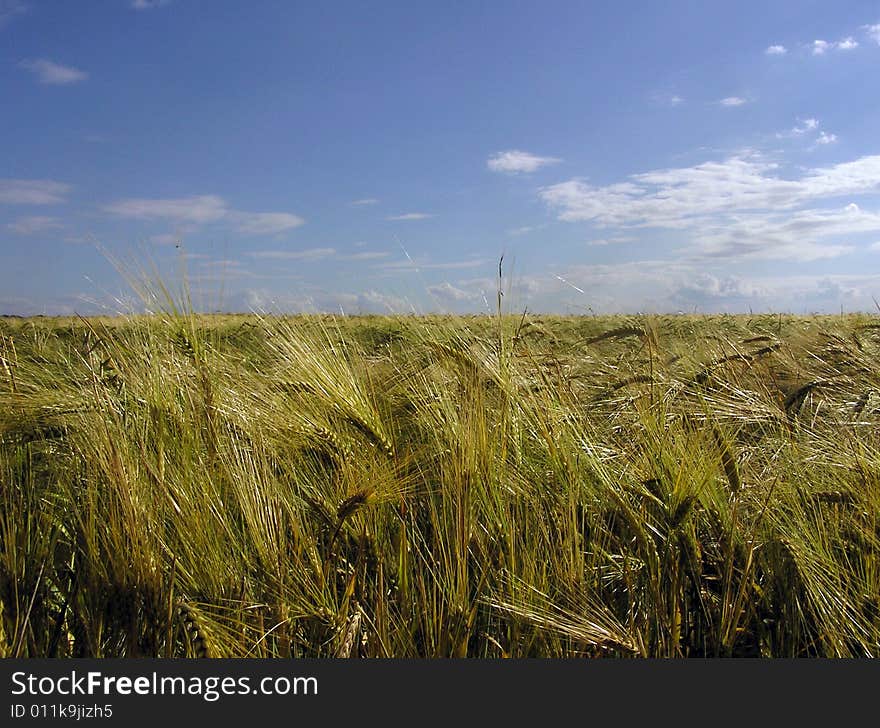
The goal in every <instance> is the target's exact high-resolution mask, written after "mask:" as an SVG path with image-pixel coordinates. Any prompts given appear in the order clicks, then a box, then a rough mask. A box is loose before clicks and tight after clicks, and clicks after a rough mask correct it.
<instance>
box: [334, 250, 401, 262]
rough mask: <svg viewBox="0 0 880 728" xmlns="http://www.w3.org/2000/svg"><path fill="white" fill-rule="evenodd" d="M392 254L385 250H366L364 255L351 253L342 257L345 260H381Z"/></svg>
mask: <svg viewBox="0 0 880 728" xmlns="http://www.w3.org/2000/svg"><path fill="white" fill-rule="evenodd" d="M389 255H391V253H388V252H387V251H384V250H365V251H364V252H362V253H349V254H348V255H340V256H339V257H340V258H342V259H343V260H381V259H382V258H387V257H388V256H389Z"/></svg>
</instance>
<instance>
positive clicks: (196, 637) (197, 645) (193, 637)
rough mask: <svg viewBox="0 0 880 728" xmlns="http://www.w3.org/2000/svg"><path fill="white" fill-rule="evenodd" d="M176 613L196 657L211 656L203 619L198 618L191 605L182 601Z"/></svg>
mask: <svg viewBox="0 0 880 728" xmlns="http://www.w3.org/2000/svg"><path fill="white" fill-rule="evenodd" d="M177 614H178V616H179V617H180V619H181V621H182V622H183V627H184V629H185V630H186V634H187V637H188V638H189V643H190V645H192V650H193V654H194V655H195V656H196V657H198V658H209V657H212V652H213V650H212V649H211V642H210V640H209V638H208V633H207V631H206V630H205V625H204V620H202V619H200V618H199V616H198V614H196V611H195V610H194V609H193V608H192V607H191V606H189V605H188V604H185V603H182V602H181V603H180V604H179V605H178V607H177Z"/></svg>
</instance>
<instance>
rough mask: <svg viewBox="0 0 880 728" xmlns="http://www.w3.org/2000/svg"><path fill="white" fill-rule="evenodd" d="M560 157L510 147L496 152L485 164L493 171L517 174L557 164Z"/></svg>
mask: <svg viewBox="0 0 880 728" xmlns="http://www.w3.org/2000/svg"><path fill="white" fill-rule="evenodd" d="M561 161H562V160H561V159H557V158H556V157H539V156H537V155H535V154H530V153H529V152H523V151H520V150H518V149H510V150H508V151H506V152H498V153H497V154H495V155H494V156H492V157H489V159H488V160H487V162H486V166H487V167H488V168H489V169H490V170H492V171H493V172H503V173H505V174H518V173H520V172H534V171H535V170H538V169H540V168H541V167H546V166H547V165H550V164H558V163H559V162H561Z"/></svg>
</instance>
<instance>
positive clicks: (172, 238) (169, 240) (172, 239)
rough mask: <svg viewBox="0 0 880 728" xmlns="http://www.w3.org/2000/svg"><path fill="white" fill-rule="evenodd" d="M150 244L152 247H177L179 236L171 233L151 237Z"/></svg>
mask: <svg viewBox="0 0 880 728" xmlns="http://www.w3.org/2000/svg"><path fill="white" fill-rule="evenodd" d="M150 242H151V243H153V244H154V245H179V244H180V236H179V235H172V234H171V233H163V234H162V235H151V236H150Z"/></svg>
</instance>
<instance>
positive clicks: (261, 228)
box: [231, 212, 305, 235]
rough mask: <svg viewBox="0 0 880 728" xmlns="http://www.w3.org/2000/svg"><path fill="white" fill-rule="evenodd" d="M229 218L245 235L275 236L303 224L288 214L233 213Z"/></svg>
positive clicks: (299, 219) (294, 216)
mask: <svg viewBox="0 0 880 728" xmlns="http://www.w3.org/2000/svg"><path fill="white" fill-rule="evenodd" d="M231 216H232V217H233V218H234V219H235V220H236V221H237V223H238V231H239V232H240V233H245V234H247V235H277V234H278V233H283V232H286V231H288V230H293V229H294V228H297V227H299V226H300V225H302V224H304V223H305V220H303V219H302V218H301V217H299V216H297V215H292V214H291V213H289V212H233V213H231Z"/></svg>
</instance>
